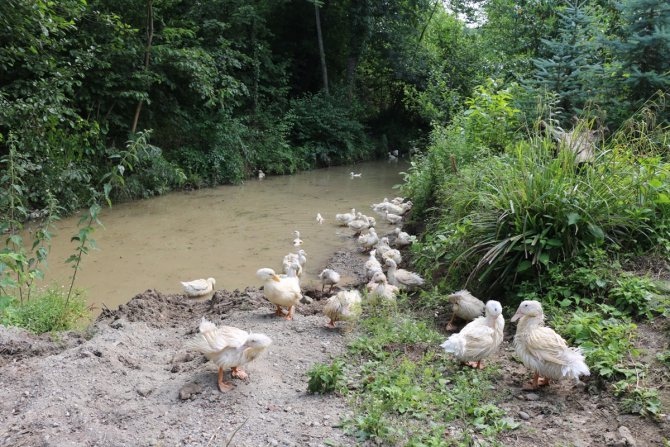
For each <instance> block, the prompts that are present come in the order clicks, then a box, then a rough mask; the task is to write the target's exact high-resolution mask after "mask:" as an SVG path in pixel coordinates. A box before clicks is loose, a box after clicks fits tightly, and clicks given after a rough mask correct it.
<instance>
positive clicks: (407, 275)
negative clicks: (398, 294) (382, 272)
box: [386, 259, 425, 290]
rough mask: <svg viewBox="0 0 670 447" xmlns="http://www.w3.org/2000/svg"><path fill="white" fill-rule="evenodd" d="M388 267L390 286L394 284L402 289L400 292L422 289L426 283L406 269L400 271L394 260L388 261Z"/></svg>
mask: <svg viewBox="0 0 670 447" xmlns="http://www.w3.org/2000/svg"><path fill="white" fill-rule="evenodd" d="M386 266H387V267H388V271H387V272H386V276H387V277H388V282H389V284H393V285H394V286H397V287H399V288H400V290H413V289H417V288H419V287H421V286H422V285H423V283H424V282H425V281H424V279H423V278H422V277H421V276H419V275H417V274H416V273H414V272H410V271H408V270H405V269H398V265H397V264H396V263H395V261H394V260H393V259H386Z"/></svg>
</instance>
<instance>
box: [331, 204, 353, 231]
mask: <svg viewBox="0 0 670 447" xmlns="http://www.w3.org/2000/svg"><path fill="white" fill-rule="evenodd" d="M354 219H356V208H352V209H351V212H350V213H342V214H335V220H336V221H337V223H338V224H339V225H340V226H343V227H346V226H347V224H348V223H349V222H351V221H352V220H354Z"/></svg>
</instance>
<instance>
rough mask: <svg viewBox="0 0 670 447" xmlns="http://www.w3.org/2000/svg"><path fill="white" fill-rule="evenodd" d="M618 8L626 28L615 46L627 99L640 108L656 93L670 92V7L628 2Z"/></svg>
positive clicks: (646, 0) (652, 0) (663, 2)
mask: <svg viewBox="0 0 670 447" xmlns="http://www.w3.org/2000/svg"><path fill="white" fill-rule="evenodd" d="M618 7H619V9H620V11H621V15H622V19H623V23H624V24H623V26H622V28H621V30H620V33H619V38H618V39H614V40H613V41H612V45H613V48H614V51H615V54H616V55H617V57H618V59H619V61H620V64H621V75H622V77H623V83H624V85H625V87H626V90H627V91H626V96H627V97H628V100H630V101H631V102H632V106H633V107H635V108H637V106H639V105H640V103H641V102H644V101H645V100H647V99H649V98H650V97H651V96H652V95H653V94H654V93H655V92H656V91H658V90H667V89H668V88H670V56H669V55H670V3H668V1H667V0H626V1H620V2H619V3H618Z"/></svg>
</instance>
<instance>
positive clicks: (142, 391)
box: [135, 385, 154, 397]
mask: <svg viewBox="0 0 670 447" xmlns="http://www.w3.org/2000/svg"><path fill="white" fill-rule="evenodd" d="M135 391H137V394H139V395H140V396H142V397H147V396H148V395H149V394H151V393H152V392H153V391H154V389H153V387H151V386H148V385H138V386H137V388H135Z"/></svg>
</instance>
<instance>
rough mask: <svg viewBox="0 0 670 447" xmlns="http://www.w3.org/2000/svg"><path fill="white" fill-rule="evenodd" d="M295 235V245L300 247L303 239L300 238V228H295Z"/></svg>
mask: <svg viewBox="0 0 670 447" xmlns="http://www.w3.org/2000/svg"><path fill="white" fill-rule="evenodd" d="M293 235H294V236H295V239H293V246H294V247H300V246H301V245H302V239H300V232H299V231H298V230H295V231H294V232H293Z"/></svg>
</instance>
